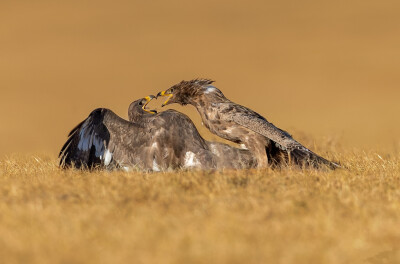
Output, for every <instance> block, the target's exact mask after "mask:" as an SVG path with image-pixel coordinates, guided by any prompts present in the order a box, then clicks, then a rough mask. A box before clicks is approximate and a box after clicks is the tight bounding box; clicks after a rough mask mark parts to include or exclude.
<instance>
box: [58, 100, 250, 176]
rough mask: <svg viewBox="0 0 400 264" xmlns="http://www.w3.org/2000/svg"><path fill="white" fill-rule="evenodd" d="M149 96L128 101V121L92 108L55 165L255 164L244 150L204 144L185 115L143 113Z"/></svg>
mask: <svg viewBox="0 0 400 264" xmlns="http://www.w3.org/2000/svg"><path fill="white" fill-rule="evenodd" d="M153 98H154V96H147V97H145V98H143V99H140V100H137V101H134V102H133V103H131V104H130V106H129V111H128V116H129V121H128V120H125V119H123V118H120V117H119V116H117V115H116V114H115V113H114V112H112V111H111V110H109V109H105V108H98V109H96V110H94V111H93V112H92V113H91V114H90V115H89V116H88V117H87V118H86V119H85V120H84V121H82V122H81V123H80V124H78V125H77V126H76V127H75V128H74V129H73V130H72V131H71V132H70V134H69V138H68V140H67V142H66V143H65V144H64V146H63V147H62V149H61V151H60V155H59V157H60V167H61V168H69V167H76V168H87V169H93V168H107V169H115V168H123V169H127V170H129V169H136V170H140V171H164V170H168V169H179V168H181V169H205V170H210V169H222V168H227V169H241V168H254V167H255V166H256V164H257V163H256V160H255V159H254V157H253V156H252V155H251V153H250V152H249V151H247V150H242V149H238V148H234V147H231V146H228V145H226V144H222V143H217V142H208V141H206V140H204V139H203V138H202V137H201V136H200V134H199V132H198V131H197V129H196V127H195V126H194V124H193V122H192V121H191V120H190V119H189V117H187V116H186V115H184V114H182V113H179V112H177V111H175V110H167V111H164V112H161V113H157V112H156V111H154V110H149V109H147V108H146V106H147V104H148V103H149V102H150V101H151V100H152V99H153Z"/></svg>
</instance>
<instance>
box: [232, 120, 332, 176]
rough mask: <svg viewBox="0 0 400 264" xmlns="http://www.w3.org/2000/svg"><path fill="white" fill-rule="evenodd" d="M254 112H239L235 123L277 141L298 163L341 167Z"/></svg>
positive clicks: (278, 145)
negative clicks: (250, 113)
mask: <svg viewBox="0 0 400 264" xmlns="http://www.w3.org/2000/svg"><path fill="white" fill-rule="evenodd" d="M254 114H255V115H248V114H243V113H237V114H235V115H233V116H232V120H233V121H234V122H235V123H237V124H239V125H241V126H244V127H246V128H248V129H250V130H252V131H254V132H256V133H259V134H261V135H263V136H265V137H267V138H269V139H270V140H272V141H273V142H275V144H276V145H277V147H279V148H280V149H282V150H286V151H288V152H289V153H290V154H291V157H293V159H294V161H295V163H296V164H299V165H303V164H305V165H308V166H313V167H318V165H319V164H325V165H326V166H328V167H330V168H332V169H334V168H339V167H340V166H339V165H338V164H336V163H333V162H331V161H328V160H326V159H324V158H322V157H321V156H318V155H317V154H315V153H314V152H312V151H311V150H309V149H307V148H306V147H304V146H303V145H301V144H300V143H299V142H297V141H296V140H294V139H293V138H292V136H291V135H290V134H289V133H287V132H286V131H284V130H281V129H279V128H277V127H276V126H275V125H274V124H272V123H270V122H268V121H267V120H266V119H265V118H263V117H262V116H260V115H258V114H257V113H254Z"/></svg>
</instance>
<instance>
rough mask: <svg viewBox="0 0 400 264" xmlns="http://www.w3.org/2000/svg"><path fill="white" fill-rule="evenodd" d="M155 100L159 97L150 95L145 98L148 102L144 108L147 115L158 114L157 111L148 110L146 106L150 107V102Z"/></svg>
mask: <svg viewBox="0 0 400 264" xmlns="http://www.w3.org/2000/svg"><path fill="white" fill-rule="evenodd" d="M154 98H157V97H155V96H154V95H149V96H146V97H145V98H144V99H145V100H146V103H145V104H144V105H143V106H142V109H143V110H144V111H146V112H147V113H150V114H157V111H156V110H150V109H146V106H147V105H148V103H150V101H151V100H153V99H154Z"/></svg>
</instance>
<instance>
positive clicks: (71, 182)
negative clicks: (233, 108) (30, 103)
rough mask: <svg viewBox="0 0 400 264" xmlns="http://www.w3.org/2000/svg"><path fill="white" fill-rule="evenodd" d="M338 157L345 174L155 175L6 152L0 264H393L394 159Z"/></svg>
mask: <svg viewBox="0 0 400 264" xmlns="http://www.w3.org/2000/svg"><path fill="white" fill-rule="evenodd" d="M341 153H344V154H340V155H339V154H336V156H335V158H336V159H340V160H341V161H342V163H343V164H344V165H346V166H347V167H348V168H349V169H348V170H338V171H334V172H319V171H299V170H291V169H287V170H283V171H272V170H262V171H256V170H252V171H225V172H217V173H208V172H179V173H154V174H144V173H122V172H112V173H111V172H93V173H88V172H81V171H73V170H71V171H60V170H59V169H58V168H57V166H56V160H54V158H52V157H49V156H46V155H39V156H17V155H15V156H10V157H7V158H4V159H2V160H1V161H0V234H1V236H0V255H1V256H2V260H3V261H2V263H28V262H29V263H390V262H396V260H397V262H398V261H400V249H399V248H398V245H399V244H400V229H399V226H400V191H399V190H400V181H399V180H400V179H399V178H400V157H399V155H398V154H394V155H393V154H392V155H391V154H389V153H386V155H382V154H377V153H374V152H372V151H371V152H369V153H365V152H362V151H345V150H343V151H341ZM383 261H389V262H383Z"/></svg>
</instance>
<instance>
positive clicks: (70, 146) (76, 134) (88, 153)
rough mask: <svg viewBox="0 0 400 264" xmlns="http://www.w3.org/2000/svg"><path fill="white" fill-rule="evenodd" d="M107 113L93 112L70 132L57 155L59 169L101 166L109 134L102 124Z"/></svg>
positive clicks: (101, 111)
mask: <svg viewBox="0 0 400 264" xmlns="http://www.w3.org/2000/svg"><path fill="white" fill-rule="evenodd" d="M107 111H109V110H107V109H104V108H99V109H96V110H94V111H93V112H92V113H91V114H90V115H89V116H88V118H86V119H85V120H84V121H82V122H81V123H79V124H78V125H77V126H76V127H75V128H74V129H72V130H71V132H70V133H69V138H68V140H67V142H65V144H64V145H63V147H62V148H61V151H60V154H59V158H60V167H61V168H68V167H72V166H74V167H76V168H81V167H86V168H94V167H96V166H100V165H102V162H103V160H104V153H105V151H106V149H107V146H108V143H109V141H110V133H109V131H108V129H107V127H106V126H105V124H104V122H103V119H104V115H105V113H106V112H107Z"/></svg>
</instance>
